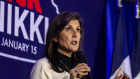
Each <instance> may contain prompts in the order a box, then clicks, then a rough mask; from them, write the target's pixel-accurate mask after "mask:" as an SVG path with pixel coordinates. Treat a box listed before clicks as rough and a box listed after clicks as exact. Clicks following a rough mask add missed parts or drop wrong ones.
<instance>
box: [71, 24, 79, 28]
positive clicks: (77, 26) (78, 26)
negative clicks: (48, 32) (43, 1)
mask: <svg viewBox="0 0 140 79" xmlns="http://www.w3.org/2000/svg"><path fill="white" fill-rule="evenodd" d="M68 26H70V27H72V26H71V25H70V24H68ZM77 27H80V26H77ZM80 28H81V27H80Z"/></svg>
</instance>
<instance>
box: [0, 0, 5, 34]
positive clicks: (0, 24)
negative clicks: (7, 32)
mask: <svg viewBox="0 0 140 79" xmlns="http://www.w3.org/2000/svg"><path fill="white" fill-rule="evenodd" d="M4 7H5V3H4V2H3V1H0V31H1V32H4V12H5V11H4Z"/></svg>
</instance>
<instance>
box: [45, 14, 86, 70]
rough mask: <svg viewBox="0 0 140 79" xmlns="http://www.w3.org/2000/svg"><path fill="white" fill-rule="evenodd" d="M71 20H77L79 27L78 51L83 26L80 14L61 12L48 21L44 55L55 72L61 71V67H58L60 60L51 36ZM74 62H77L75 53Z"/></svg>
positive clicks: (54, 35) (56, 34) (57, 33)
mask: <svg viewBox="0 0 140 79" xmlns="http://www.w3.org/2000/svg"><path fill="white" fill-rule="evenodd" d="M71 20H78V21H79V24H80V27H81V32H80V33H81V39H80V45H79V48H78V51H80V50H81V48H82V40H83V27H82V21H81V18H80V15H79V14H78V13H77V12H63V13H61V14H59V15H57V16H56V17H55V18H54V19H53V20H52V21H51V23H50V25H49V29H48V33H47V38H46V46H45V57H47V58H48V59H49V61H50V64H51V67H52V69H53V70H55V71H56V72H63V71H64V70H63V69H61V70H60V69H59V67H58V63H59V62H60V60H59V58H58V56H57V53H56V51H57V44H56V43H55V42H54V41H53V38H54V37H56V36H58V35H59V33H60V32H61V31H62V30H63V29H64V28H65V26H66V25H67V24H68V23H69V22H70V21H71ZM73 58H74V60H75V61H76V62H75V64H78V61H77V57H76V54H75V55H74V57H73Z"/></svg>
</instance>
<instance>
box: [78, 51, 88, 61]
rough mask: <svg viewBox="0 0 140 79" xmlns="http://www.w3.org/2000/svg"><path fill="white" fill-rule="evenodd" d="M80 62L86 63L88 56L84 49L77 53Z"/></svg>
mask: <svg viewBox="0 0 140 79" xmlns="http://www.w3.org/2000/svg"><path fill="white" fill-rule="evenodd" d="M77 56H78V60H79V63H86V57H85V53H84V51H79V52H78V53H77Z"/></svg>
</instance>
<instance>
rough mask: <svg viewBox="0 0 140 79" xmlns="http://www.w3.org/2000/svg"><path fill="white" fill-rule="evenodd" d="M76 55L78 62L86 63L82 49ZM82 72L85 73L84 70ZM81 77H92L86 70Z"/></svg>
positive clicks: (89, 78)
mask: <svg viewBox="0 0 140 79" xmlns="http://www.w3.org/2000/svg"><path fill="white" fill-rule="evenodd" d="M77 56H78V61H79V63H86V64H87V62H86V56H85V53H84V51H79V52H78V53H77ZM83 73H86V71H85V72H83ZM81 79H92V78H91V75H90V73H89V72H88V75H86V76H83V77H82V78H81Z"/></svg>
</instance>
